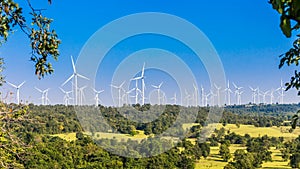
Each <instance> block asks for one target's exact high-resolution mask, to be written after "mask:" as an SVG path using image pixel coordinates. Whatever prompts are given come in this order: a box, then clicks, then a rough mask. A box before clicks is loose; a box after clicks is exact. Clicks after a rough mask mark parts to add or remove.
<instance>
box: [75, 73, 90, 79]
mask: <svg viewBox="0 0 300 169" xmlns="http://www.w3.org/2000/svg"><path fill="white" fill-rule="evenodd" d="M77 76H78V77H80V78H82V79H86V80H90V79H89V78H87V77H85V76H83V75H81V74H77Z"/></svg>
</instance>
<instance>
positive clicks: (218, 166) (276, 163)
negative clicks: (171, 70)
mask: <svg viewBox="0 0 300 169" xmlns="http://www.w3.org/2000/svg"><path fill="white" fill-rule="evenodd" d="M194 125H198V124H196V123H191V124H184V125H183V128H184V129H189V128H191V127H192V126H194ZM212 126H214V125H209V126H208V127H210V128H211V127H212ZM214 127H216V128H217V129H220V128H222V127H224V126H222V124H217V125H216V126H214ZM224 128H225V130H227V131H228V130H230V132H235V133H237V134H240V135H245V134H249V135H250V136H251V137H259V136H263V135H268V136H273V137H284V138H285V139H288V140H289V139H292V138H296V137H298V135H300V128H297V129H296V130H295V131H294V132H292V133H289V131H288V130H289V129H290V127H288V126H287V127H285V126H281V127H276V126H274V127H255V126H253V125H240V127H237V126H236V125H235V124H227V125H226V126H225V127H224ZM138 132H139V134H137V135H135V136H130V135H128V134H115V133H101V132H98V133H95V134H94V136H95V137H98V138H109V139H112V138H115V139H117V140H118V141H126V140H127V139H129V138H130V139H132V140H138V141H140V140H142V139H145V138H147V137H148V136H146V135H145V134H144V132H143V131H138ZM85 134H89V133H85ZM53 136H58V137H60V138H63V139H65V140H68V141H72V140H75V139H76V133H68V134H55V135H53ZM189 140H190V141H191V142H192V143H195V139H189ZM245 148H246V147H240V145H231V146H230V152H231V153H232V154H233V153H234V152H235V150H237V149H245ZM271 151H272V159H273V161H272V162H266V163H263V165H262V166H263V167H262V168H263V169H285V168H290V167H289V166H288V162H285V161H283V160H282V158H281V156H280V155H281V154H280V151H279V150H276V149H275V148H274V147H273V148H271ZM218 153H219V147H211V154H210V155H209V156H208V157H207V159H203V158H202V159H201V160H199V161H198V162H197V163H196V169H222V168H223V167H224V166H225V165H226V164H227V162H223V161H222V159H221V158H220V156H219V155H218ZM231 160H233V159H231Z"/></svg>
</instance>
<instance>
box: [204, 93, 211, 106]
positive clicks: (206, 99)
mask: <svg viewBox="0 0 300 169" xmlns="http://www.w3.org/2000/svg"><path fill="white" fill-rule="evenodd" d="M210 95H211V93H208V94H205V93H204V100H205V104H204V106H207V105H208V98H209V96H210Z"/></svg>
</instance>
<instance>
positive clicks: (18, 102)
mask: <svg viewBox="0 0 300 169" xmlns="http://www.w3.org/2000/svg"><path fill="white" fill-rule="evenodd" d="M6 82H7V84H9V85H11V86H12V87H14V88H16V90H17V104H20V88H21V87H22V86H23V85H24V83H25V81H24V82H22V83H21V84H19V86H17V85H15V84H12V83H10V82H8V81H6Z"/></svg>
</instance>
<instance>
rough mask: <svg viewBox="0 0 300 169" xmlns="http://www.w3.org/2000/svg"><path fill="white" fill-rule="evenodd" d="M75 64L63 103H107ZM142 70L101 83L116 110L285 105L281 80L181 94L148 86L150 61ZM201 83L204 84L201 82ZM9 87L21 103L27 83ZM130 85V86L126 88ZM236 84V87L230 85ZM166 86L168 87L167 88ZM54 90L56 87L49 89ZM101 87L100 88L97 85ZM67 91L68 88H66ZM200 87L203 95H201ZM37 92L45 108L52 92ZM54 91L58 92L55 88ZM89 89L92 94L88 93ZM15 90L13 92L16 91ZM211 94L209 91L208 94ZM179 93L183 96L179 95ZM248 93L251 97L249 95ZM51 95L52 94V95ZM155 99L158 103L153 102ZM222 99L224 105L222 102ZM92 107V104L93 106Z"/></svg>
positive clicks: (161, 85) (162, 85)
mask: <svg viewBox="0 0 300 169" xmlns="http://www.w3.org/2000/svg"><path fill="white" fill-rule="evenodd" d="M71 65H72V70H73V74H72V75H71V76H70V77H69V78H67V80H65V81H64V82H63V83H62V85H61V86H58V87H57V88H58V89H59V90H60V91H61V92H62V93H63V94H64V95H63V96H62V98H61V100H62V104H64V105H66V106H68V105H81V106H83V105H85V104H86V102H85V100H94V103H93V104H94V105H95V106H97V105H100V104H105V100H106V99H105V98H104V97H102V98H101V99H100V96H99V95H100V94H102V95H103V93H105V90H99V91H98V90H96V89H95V87H91V86H86V85H84V86H82V87H79V83H78V78H81V79H82V80H86V81H88V80H90V78H88V77H86V76H83V75H81V74H79V73H78V72H77V69H76V66H75V62H74V60H73V57H72V56H71ZM140 66H141V69H140V72H139V74H137V75H136V76H134V77H132V78H129V79H128V80H127V81H123V82H122V83H121V84H113V83H111V84H101V86H106V85H107V86H110V87H111V91H114V93H115V95H113V94H112V96H113V97H114V99H115V100H116V104H115V105H114V106H116V107H122V106H123V105H132V104H140V105H145V104H149V103H150V101H151V99H152V101H153V102H152V103H155V104H158V105H162V104H178V105H182V106H200V107H201V106H202V107H207V106H219V107H224V106H230V105H242V104H257V105H259V104H262V105H266V104H274V103H280V104H284V97H285V87H284V86H283V81H282V79H281V80H280V83H279V85H278V86H279V87H278V88H276V90H275V89H273V88H272V89H265V91H263V90H259V87H256V88H253V87H252V86H249V87H248V88H249V89H248V90H246V89H247V87H246V86H245V87H244V86H238V85H236V83H235V82H232V83H230V81H229V80H227V83H226V84H225V85H224V87H223V88H222V87H221V85H219V84H216V83H213V85H211V87H210V88H204V87H203V85H202V84H200V85H198V83H197V82H196V83H192V84H191V85H190V89H191V90H190V91H188V89H187V88H182V89H180V90H182V91H183V93H180V91H178V90H173V91H172V90H170V89H172V87H170V86H171V85H169V84H167V83H166V82H164V81H161V82H158V84H151V85H150V84H148V86H147V84H146V83H145V77H146V76H147V69H148V68H147V64H146V62H144V63H142V64H140ZM150 77H151V76H149V78H148V80H149V81H150V80H151V79H150ZM68 82H71V83H70V84H71V88H69V89H63V88H62V87H64V86H65V85H66V84H67V83H68ZM200 83H201V82H200ZM7 84H8V85H10V86H11V87H13V88H14V89H15V90H16V92H15V93H16V96H15V103H16V104H20V103H21V100H22V99H21V98H20V88H21V87H22V86H23V85H24V84H25V81H24V82H22V83H21V84H19V85H18V86H17V85H15V84H12V83H10V82H7ZM125 84H126V85H125ZM230 84H232V86H231V85H230ZM124 86H132V88H130V89H127V88H125V87H124ZM165 86H166V87H165ZM49 87H51V88H53V86H49ZM96 87H97V86H96ZM65 88H66V87H65ZM166 88H168V90H169V91H172V93H173V95H170V96H167V95H166V93H168V92H164V90H166ZM199 88H200V92H199ZM34 89H35V90H36V91H37V92H39V93H40V97H39V98H37V99H38V100H40V104H41V105H47V104H50V99H49V89H50V88H46V89H45V90H41V89H40V88H38V87H34ZM53 90H54V89H53ZM88 90H89V91H88ZM12 91H13V90H12ZM206 91H209V92H206ZM86 92H93V93H94V94H93V97H92V98H86V96H85V93H86ZM178 92H179V94H178ZM151 93H152V94H155V97H153V98H150V94H151ZM246 93H247V94H248V97H247V96H246ZM50 96H51V93H50ZM242 97H243V98H251V99H249V100H248V101H246V100H244V99H243V100H242ZM2 99H3V98H2ZM153 99H154V100H153ZM221 100H223V102H222V103H221ZM89 104H90V103H89Z"/></svg>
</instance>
